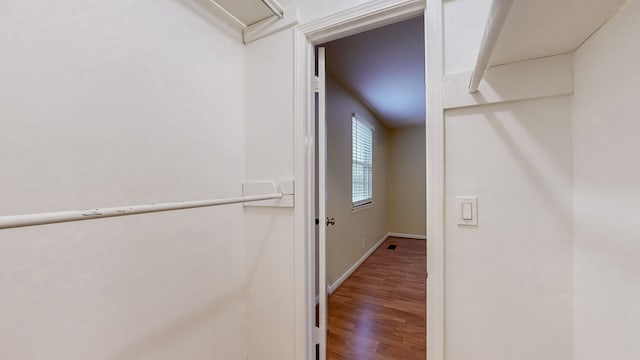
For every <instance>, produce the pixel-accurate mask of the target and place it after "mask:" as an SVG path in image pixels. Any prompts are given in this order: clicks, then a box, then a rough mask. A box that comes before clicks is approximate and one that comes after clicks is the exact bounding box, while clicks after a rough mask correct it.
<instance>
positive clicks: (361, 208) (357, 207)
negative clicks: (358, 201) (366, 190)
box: [351, 201, 373, 213]
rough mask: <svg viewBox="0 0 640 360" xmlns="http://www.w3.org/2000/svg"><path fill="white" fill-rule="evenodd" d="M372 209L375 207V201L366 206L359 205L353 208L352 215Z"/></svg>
mask: <svg viewBox="0 0 640 360" xmlns="http://www.w3.org/2000/svg"><path fill="white" fill-rule="evenodd" d="M372 207H373V201H372V202H370V203H366V204H362V205H358V206H356V207H352V208H351V212H352V213H356V212H360V211H363V210H367V209H369V208H372Z"/></svg>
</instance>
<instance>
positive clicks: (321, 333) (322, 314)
mask: <svg viewBox="0 0 640 360" xmlns="http://www.w3.org/2000/svg"><path fill="white" fill-rule="evenodd" d="M324 50H325V49H324V48H322V47H321V48H318V58H317V62H318V77H317V80H316V81H317V89H318V111H317V114H318V219H319V220H320V221H319V223H318V232H319V236H318V243H319V246H318V300H319V309H318V313H319V314H318V315H319V316H318V317H319V323H318V342H319V354H320V356H319V359H320V360H326V358H327V267H326V260H327V252H326V230H327V213H326V200H327V192H326V189H327V181H326V180H327V166H326V165H327V164H326V163H327V133H326V125H327V122H326V111H325V110H326V109H325V107H326V76H325V52H324Z"/></svg>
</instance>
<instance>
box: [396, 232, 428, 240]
mask: <svg viewBox="0 0 640 360" xmlns="http://www.w3.org/2000/svg"><path fill="white" fill-rule="evenodd" d="M387 236H388V237H399V238H405V239H416V240H427V236H426V235H417V234H403V233H394V232H390V233H387Z"/></svg>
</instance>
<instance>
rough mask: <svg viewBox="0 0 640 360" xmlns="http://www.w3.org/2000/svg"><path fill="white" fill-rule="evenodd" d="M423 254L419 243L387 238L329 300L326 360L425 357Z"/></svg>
mask: <svg viewBox="0 0 640 360" xmlns="http://www.w3.org/2000/svg"><path fill="white" fill-rule="evenodd" d="M389 245H396V246H397V247H396V249H395V250H390V249H388V246H389ZM425 256H426V243H425V241H424V240H415V239H405V238H398V237H389V238H388V239H387V240H386V241H385V242H384V243H383V244H382V245H381V246H380V247H379V248H378V249H377V250H376V251H375V252H374V253H373V254H372V255H371V256H370V257H369V258H368V259H367V260H366V261H365V262H364V263H363V264H362V266H360V268H358V269H357V270H356V271H355V272H354V273H353V275H352V276H351V277H350V278H349V279H347V280H346V281H345V282H344V283H343V284H342V286H340V287H339V288H338V289H337V290H336V291H335V292H334V293H333V294H332V295H331V296H330V297H329V316H328V348H327V354H328V358H329V359H332V360H338V359H345V360H346V359H361V360H367V359H383V360H384V359H405V360H414V359H415V360H419V359H425V347H426V343H425V339H426V311H425V310H426V309H425V308H426V306H425V301H426V298H425V277H426V268H425V263H426V261H425Z"/></svg>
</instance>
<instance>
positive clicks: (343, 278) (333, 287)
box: [327, 233, 389, 294]
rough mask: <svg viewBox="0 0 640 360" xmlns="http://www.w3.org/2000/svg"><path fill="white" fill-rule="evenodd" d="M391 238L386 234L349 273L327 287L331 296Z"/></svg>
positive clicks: (346, 272)
mask: <svg viewBox="0 0 640 360" xmlns="http://www.w3.org/2000/svg"><path fill="white" fill-rule="evenodd" d="M388 238H389V233H387V234H385V235H384V236H383V237H382V239H380V240H378V242H377V243H376V244H375V245H373V246H372V247H371V249H369V251H367V252H366V253H364V255H362V257H360V259H358V261H356V263H355V264H353V265H351V267H350V268H349V269H347V271H345V272H344V274H342V275H341V276H340V277H339V278H337V279H336V281H334V282H333V283H331V284H329V286H328V287H327V288H328V290H329V294H333V292H334V291H336V289H337V288H339V287H340V285H342V283H343V282H344V281H345V280H347V279H348V278H349V276H351V274H353V272H354V271H356V270H358V268H359V267H360V265H362V263H363V262H364V261H365V260H367V258H368V257H369V256H371V254H373V252H374V251H376V250H377V249H378V248H379V247H380V245H382V243H384V242H385V240H387V239H388Z"/></svg>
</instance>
